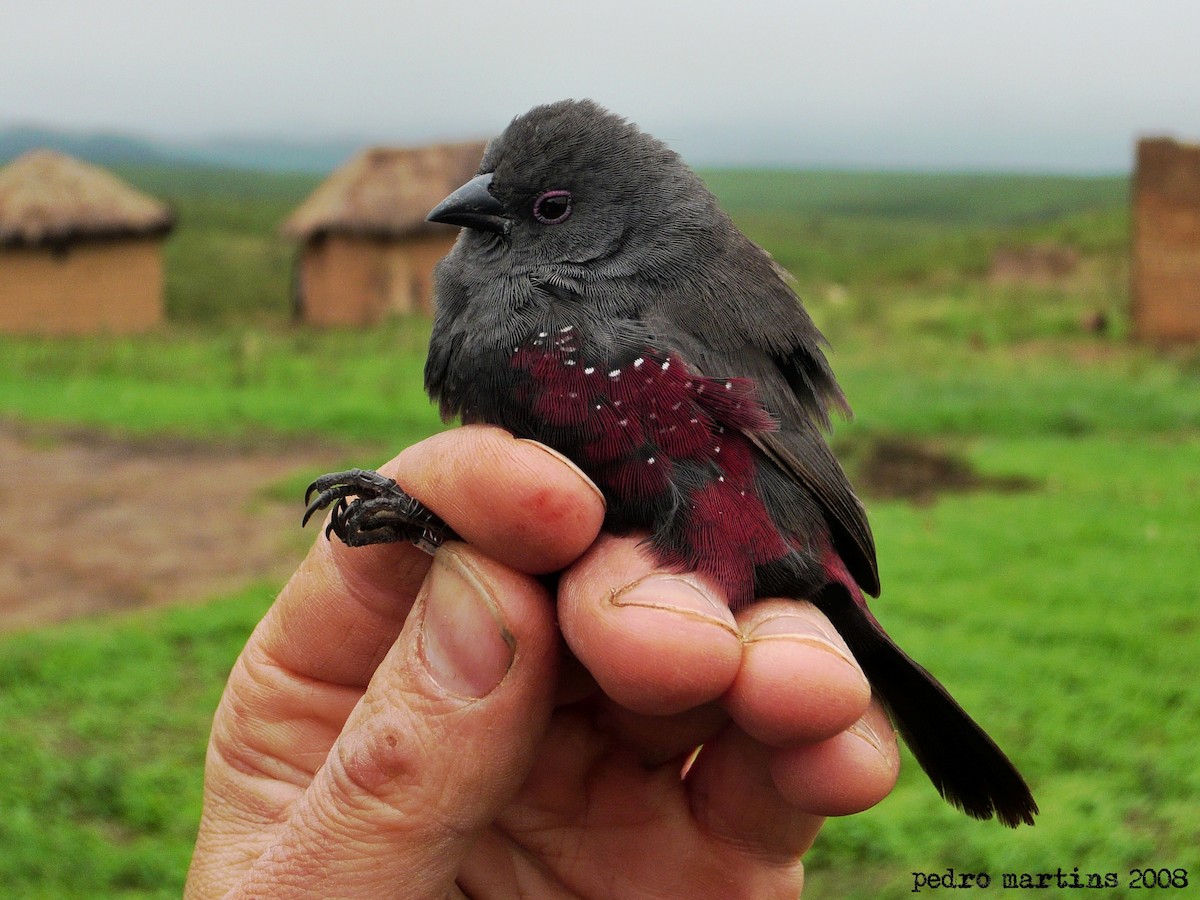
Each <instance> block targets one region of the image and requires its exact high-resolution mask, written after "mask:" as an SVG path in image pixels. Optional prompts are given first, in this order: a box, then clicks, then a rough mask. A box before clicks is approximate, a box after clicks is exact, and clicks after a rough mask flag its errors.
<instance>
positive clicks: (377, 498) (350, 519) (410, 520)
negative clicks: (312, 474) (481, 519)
mask: <svg viewBox="0 0 1200 900" xmlns="http://www.w3.org/2000/svg"><path fill="white" fill-rule="evenodd" d="M314 494H315V495H316V496H313V495H314ZM304 502H305V503H306V504H307V508H306V509H305V510H304V518H303V520H302V521H301V525H302V526H303V525H307V524H308V520H309V519H311V518H312V517H313V515H314V514H315V513H317V512H318V511H320V510H323V509H327V508H329V507H330V506H331V505H332V507H333V509H332V511H331V513H330V516H329V523H328V524H327V525H326V526H325V536H326V537H327V538H328V537H329V536H330V535H337V537H338V538H339V539H340V540H341V541H342V543H344V544H346V545H347V546H349V547H365V546H367V545H369V544H387V543H394V542H400V541H409V542H411V543H413V544H415V545H416V546H417V547H420V548H421V549H422V550H424V551H425V552H426V553H433V552H434V551H435V550H437V548H438V547H440V546H441V545H442V543H443V542H445V541H446V540H448V539H450V538H453V537H455V536H456V535H455V534H454V532H453V531H451V530H450V528H449V527H448V526H447V525H446V523H445V522H443V521H442V520H441V519H439V518H438V517H437V516H436V515H434V514H433V513H432V512H430V510H429V509H428V508H427V507H426V506H425V505H424V504H423V503H421V502H420V501H419V500H417V499H416V498H414V497H412V496H410V495H409V494H406V493H405V492H404V491H403V490H401V488H400V486H399V485H398V484H396V482H395V481H393V480H392V479H391V478H388V477H386V476H384V475H380V474H379V473H378V472H373V471H371V470H369V469H350V470H348V471H345V472H332V473H330V474H328V475H322V476H321V477H320V478H318V479H317V480H316V481H314V482H313V483H312V484H310V485H309V486H308V489H307V490H306V491H305V492H304Z"/></svg>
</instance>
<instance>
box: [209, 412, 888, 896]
mask: <svg viewBox="0 0 1200 900" xmlns="http://www.w3.org/2000/svg"><path fill="white" fill-rule="evenodd" d="M383 471H384V472H385V473H386V474H388V475H391V476H393V477H395V478H396V479H397V480H398V481H399V482H400V484H401V485H402V486H403V487H404V488H405V490H407V491H408V492H409V493H411V494H413V495H414V496H416V497H417V498H418V499H420V500H422V501H423V502H424V503H425V504H426V505H427V506H429V507H430V508H431V509H433V510H434V511H435V512H437V513H438V514H439V516H441V518H442V519H444V520H445V521H446V522H447V524H448V525H449V526H450V527H451V528H453V529H454V530H455V531H456V532H457V533H458V534H459V535H461V536H462V537H463V538H464V539H465V540H466V541H467V542H468V543H466V544H458V543H455V544H449V545H447V546H445V547H443V548H442V549H441V550H439V551H438V554H437V556H436V557H435V558H434V559H433V560H431V559H430V558H429V557H428V556H427V555H426V554H424V553H422V552H421V551H419V550H417V549H416V548H413V547H410V546H407V545H398V544H389V545H377V546H371V547H365V548H359V549H350V548H347V547H345V546H344V545H342V544H341V543H340V542H337V541H334V542H332V543H331V542H330V541H328V540H326V539H325V538H324V537H322V538H319V539H318V540H317V541H316V543H315V545H314V547H313V549H312V551H311V552H310V554H309V556H308V558H307V559H306V560H305V561H304V562H303V563H302V564H301V566H300V568H299V569H298V570H297V572H296V574H295V575H294V576H293V578H292V579H291V581H290V582H289V583H288V585H287V586H286V587H285V588H284V589H283V591H282V593H281V594H280V596H279V599H278V600H277V601H276V603H275V604H274V606H273V607H272V608H271V610H270V611H269V612H268V613H267V615H266V617H265V618H264V619H263V621H262V623H260V625H259V627H258V628H257V629H256V630H255V632H254V634H253V636H252V637H251V638H250V641H249V643H248V644H247V646H246V649H245V650H244V651H243V653H242V655H241V657H240V658H239V660H238V662H237V664H236V666H235V668H234V670H233V672H232V673H231V675H230V679H229V683H228V685H227V687H226V691H225V696H224V697H223V699H222V701H221V705H220V707H219V709H218V711H217V715H216V718H215V721H214V725H213V734H212V739H211V741H210V745H209V753H208V763H207V768H206V773H205V803H204V814H203V817H202V820H201V826H200V834H199V837H198V840H197V844H196V852H195V855H194V857H193V860H192V867H191V871H190V872H189V879H188V887H187V895H188V896H191V897H208V896H224V895H232V896H240V897H263V896H270V897H292V896H295V897H299V896H312V895H320V896H326V897H329V896H338V897H376V896H401V897H412V898H426V897H428V898H437V897H444V896H463V895H466V896H471V897H475V898H486V897H509V896H516V895H526V896H563V895H569V896H578V897H614V896H615V897H620V896H689V897H710V896H711V897H735V896H746V897H756V898H757V897H771V896H789V897H795V896H796V895H797V894H798V892H799V890H800V887H801V885H802V880H803V869H802V865H801V863H800V858H801V856H802V854H803V853H804V852H805V851H806V850H807V849H808V847H809V846H810V844H811V843H812V841H813V839H814V837H815V836H816V834H817V831H818V830H819V829H820V826H821V823H822V821H823V817H824V816H826V815H841V814H846V813H851V812H855V811H858V810H861V809H864V808H866V807H868V806H871V805H873V804H874V803H876V802H878V801H879V800H880V799H881V798H882V797H883V796H885V795H886V794H887V792H888V791H890V790H891V787H892V785H893V783H894V781H895V777H896V772H897V768H898V756H897V750H896V743H895V739H894V736H893V732H892V729H891V725H890V723H889V722H888V720H887V717H886V715H885V714H884V713H883V711H882V709H880V708H879V706H878V705H877V703H875V702H873V701H871V700H870V690H869V688H868V687H867V685H866V681H865V679H864V678H863V676H862V674H861V672H860V671H859V670H858V668H857V666H856V665H854V664H853V662H852V661H851V660H850V657H849V653H848V651H847V650H846V648H845V645H844V644H843V642H842V641H841V639H840V637H838V636H837V634H836V632H835V631H834V630H833V629H832V627H831V626H830V625H829V624H828V622H827V621H826V620H825V619H824V617H823V616H821V614H820V613H819V612H817V611H816V610H815V609H814V608H813V607H811V606H810V605H808V604H804V603H798V602H796V601H763V602H759V603H755V604H753V605H751V606H750V607H748V608H745V609H742V610H739V611H738V613H737V614H736V615H733V614H731V613H730V612H729V610H728V609H727V608H726V607H725V605H724V603H723V602H722V601H721V598H720V597H719V595H718V593H717V591H716V590H715V588H713V586H711V585H707V584H705V583H704V582H703V580H701V579H699V578H698V577H696V576H694V575H676V574H672V573H667V572H663V571H661V570H658V569H656V567H655V566H654V564H653V562H652V560H651V558H650V557H649V556H648V555H647V554H646V553H645V552H644V551H643V549H642V548H640V547H639V544H638V541H637V539H635V538H613V537H610V536H601V537H600V538H599V539H597V534H598V532H599V529H600V525H601V523H602V521H603V509H604V507H603V500H602V499H601V497H600V495H599V494H598V493H597V492H596V490H595V488H594V487H593V486H591V484H590V483H589V482H587V481H586V479H584V478H583V477H582V476H581V475H580V474H579V472H578V471H577V470H576V469H575V468H574V467H573V466H571V465H570V464H569V463H567V462H565V461H564V460H562V459H561V458H560V457H559V456H558V455H557V454H554V453H553V452H551V451H547V450H546V449H545V448H543V447H541V446H540V445H537V444H533V443H531V442H527V441H519V440H516V439H514V438H512V437H511V436H510V435H508V434H507V433H506V432H503V431H500V430H499V429H493V428H485V427H468V428H462V429H458V430H456V431H452V432H447V433H445V434H442V435H438V436H436V437H434V438H430V439H429V440H427V441H424V442H422V443H420V444H417V445H415V446H413V447H410V448H409V449H408V450H406V451H405V452H404V453H402V454H401V455H400V456H399V457H397V459H396V460H393V461H392V463H389V464H388V465H387V466H384V467H383ZM563 569H565V571H563V574H562V576H561V578H560V579H559V582H558V589H557V594H558V603H557V613H558V623H556V621H555V605H554V603H553V598H552V597H551V596H550V595H549V593H548V591H547V589H546V587H545V586H544V584H543V582H542V581H541V580H539V579H538V578H536V577H534V576H536V575H538V574H542V573H547V572H555V571H558V570H563ZM560 627H561V636H560V630H559V629H560ZM563 637H565V639H566V644H567V645H568V646H569V647H570V652H567V651H566V648H565V647H564V645H563V641H562V638H563ZM701 744H703V749H702V750H701V752H700V753H699V755H698V756H697V757H696V758H695V761H694V762H692V763H691V765H690V767H689V768H688V769H687V774H686V777H681V771H682V770H683V768H684V766H685V763H686V762H687V760H688V759H689V757H690V756H691V754H692V753H693V751H694V749H695V748H696V747H697V746H699V745H701Z"/></svg>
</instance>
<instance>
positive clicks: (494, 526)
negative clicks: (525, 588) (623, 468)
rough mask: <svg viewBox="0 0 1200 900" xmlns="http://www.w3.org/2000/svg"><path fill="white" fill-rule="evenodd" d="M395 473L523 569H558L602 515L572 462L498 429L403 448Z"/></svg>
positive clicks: (468, 534)
mask: <svg viewBox="0 0 1200 900" xmlns="http://www.w3.org/2000/svg"><path fill="white" fill-rule="evenodd" d="M385 468H386V467H385ZM396 471H397V472H398V473H399V475H398V476H397V481H399V483H400V485H401V487H403V488H404V489H405V490H406V491H408V492H409V493H411V494H412V495H413V496H414V497H416V498H417V499H418V500H420V501H421V502H422V503H424V504H425V505H426V506H428V507H429V508H430V509H432V510H433V511H434V512H436V513H437V514H438V515H439V516H441V517H442V519H443V520H445V522H446V524H447V525H449V526H450V527H451V528H453V529H454V530H455V531H456V532H458V534H459V535H460V536H462V538H463V539H464V540H465V541H467V542H468V543H469V544H471V545H472V546H474V547H478V548H479V549H480V550H482V551H483V552H484V553H485V554H486V555H487V556H490V557H491V558H492V559H495V560H498V561H500V562H502V563H504V564H505V565H508V566H511V567H512V568H514V569H517V570H518V571H521V572H529V573H531V574H539V573H545V572H557V571H558V570H559V569H561V568H563V567H564V566H566V565H568V564H569V563H571V562H572V561H573V560H575V559H576V558H578V557H579V555H580V554H582V553H583V551H584V550H586V549H587V548H588V546H590V545H591V543H592V541H594V540H595V539H596V535H597V534H598V533H599V531H600V526H601V524H603V521H604V495H603V494H601V493H600V489H599V488H597V487H596V485H595V484H593V483H592V482H591V481H590V480H589V479H588V478H587V476H586V475H584V474H583V472H582V471H580V469H579V468H578V467H577V466H575V464H574V463H572V462H571V461H570V460H568V459H567V458H566V457H565V456H563V455H562V454H560V453H558V452H557V451H555V450H552V449H550V448H549V447H547V446H545V445H544V444H539V443H537V442H535V441H527V440H522V439H520V438H515V437H513V436H512V435H511V434H510V433H509V432H507V431H504V430H503V429H501V428H493V427H490V426H485V425H470V426H467V427H465V428H460V429H457V430H455V431H448V432H443V433H442V434H437V435H434V436H433V437H431V438H429V439H428V440H425V441H422V442H421V443H419V444H415V445H413V446H412V447H409V448H408V449H407V450H405V451H404V452H403V453H401V454H400V456H399V457H398V458H397V460H396ZM387 474H392V472H391V471H388V472H387Z"/></svg>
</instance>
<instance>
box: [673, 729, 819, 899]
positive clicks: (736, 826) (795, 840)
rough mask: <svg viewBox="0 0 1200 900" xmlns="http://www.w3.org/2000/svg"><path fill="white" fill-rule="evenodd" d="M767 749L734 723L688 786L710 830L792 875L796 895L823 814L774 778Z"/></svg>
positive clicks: (702, 758)
mask: <svg viewBox="0 0 1200 900" xmlns="http://www.w3.org/2000/svg"><path fill="white" fill-rule="evenodd" d="M769 754H770V751H769V750H768V748H766V747H764V746H763V745H762V744H760V743H759V742H758V741H755V740H754V739H753V738H751V737H750V736H749V735H747V734H746V733H745V732H743V731H742V730H741V729H739V728H737V727H736V726H730V727H728V728H726V729H725V730H724V731H722V732H721V734H720V735H718V736H717V737H716V738H714V739H713V740H711V741H709V742H708V743H706V744H705V745H704V747H703V748H701V750H700V754H699V756H697V757H696V760H695V762H694V763H693V764H692V766H691V768H690V769H689V770H688V773H687V777H686V779H685V785H686V788H687V791H688V799H689V802H690V805H691V810H692V815H693V817H694V818H695V819H696V821H697V822H698V823H699V824H700V825H701V826H702V828H703V829H704V830H705V832H706V833H707V834H708V835H709V836H710V837H711V838H713V839H714V840H716V841H718V842H720V843H721V844H723V845H725V846H727V847H733V848H736V849H738V850H739V851H740V852H741V853H744V854H746V855H748V856H750V857H752V858H754V859H756V860H760V861H762V862H764V863H767V864H768V865H770V866H771V867H773V868H774V869H775V870H776V872H777V873H781V874H786V875H790V883H791V886H792V887H793V888H794V889H795V893H794V894H792V896H799V892H800V889H801V887H802V886H803V868H802V866H801V865H800V857H801V855H802V854H804V853H805V852H806V851H807V850H808V848H809V847H810V846H812V842H813V840H814V839H815V838H816V836H817V832H818V831H820V829H821V825H822V823H823V822H824V818H823V817H822V816H820V815H813V814H811V813H809V812H807V811H805V810H803V809H799V808H797V807H796V806H795V805H793V804H792V803H791V802H790V800H789V799H788V798H787V797H785V796H784V795H783V794H782V793H781V792H780V791H779V789H778V788H777V787H776V785H775V782H774V781H773V780H772V778H771V770H770V766H769Z"/></svg>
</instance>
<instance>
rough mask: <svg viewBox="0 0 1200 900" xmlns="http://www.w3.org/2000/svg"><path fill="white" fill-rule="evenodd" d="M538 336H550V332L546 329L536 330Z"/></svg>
mask: <svg viewBox="0 0 1200 900" xmlns="http://www.w3.org/2000/svg"><path fill="white" fill-rule="evenodd" d="M538 337H540V338H544V337H550V332H548V331H539V332H538Z"/></svg>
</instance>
